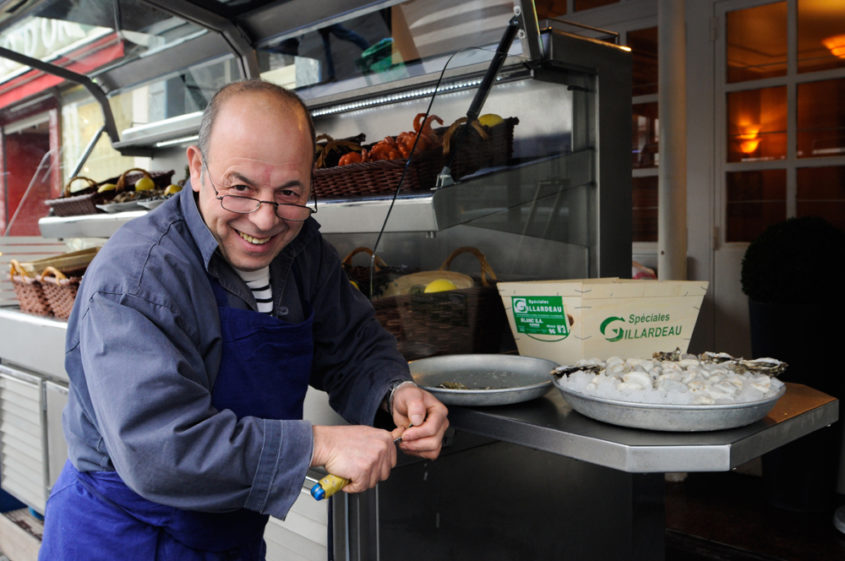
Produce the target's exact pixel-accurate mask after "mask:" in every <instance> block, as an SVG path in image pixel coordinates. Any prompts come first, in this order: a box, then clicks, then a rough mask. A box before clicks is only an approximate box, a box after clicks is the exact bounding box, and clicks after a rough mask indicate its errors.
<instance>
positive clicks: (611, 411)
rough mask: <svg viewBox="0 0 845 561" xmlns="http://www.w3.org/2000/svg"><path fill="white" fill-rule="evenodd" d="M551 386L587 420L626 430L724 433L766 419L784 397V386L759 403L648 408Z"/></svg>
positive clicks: (655, 406)
mask: <svg viewBox="0 0 845 561" xmlns="http://www.w3.org/2000/svg"><path fill="white" fill-rule="evenodd" d="M554 383H555V386H556V387H557V388H558V389H559V390H560V392H561V393H562V394H563V397H564V399H566V401H567V402H568V403H569V404H570V405H571V406H572V408H573V409H574V410H575V411H577V412H578V413H581V414H582V415H584V416H586V417H590V418H592V419H595V420H597V421H603V422H605V423H611V424H614V425H620V426H625V427H632V428H639V429H647V430H658V431H673V432H693V431H711V430H723V429H732V428H737V427H742V426H745V425H750V424H751V423H754V422H757V421H759V420H760V419H762V418H763V417H765V416H766V415H767V414H768V412H769V411H771V409H772V407H774V405H775V403H776V402H777V400H778V399H780V398H781V396H782V395H783V394H784V393H786V387H785V386H783V387H781V388H780V391H778V392H777V393H776V394H775V395H774V396H772V397H768V398H765V399H761V400H759V401H749V402H741V403H731V404H717V405H674V404H649V403H635V402H629V401H617V400H613V399H607V398H602V397H596V396H590V395H585V394H582V393H576V392H573V391H571V390H570V389H567V388H564V387H562V386H561V385H560V384H558V382H557V378H555V379H554Z"/></svg>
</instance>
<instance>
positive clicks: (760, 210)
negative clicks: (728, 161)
mask: <svg viewBox="0 0 845 561" xmlns="http://www.w3.org/2000/svg"><path fill="white" fill-rule="evenodd" d="M726 179H727V205H726V212H727V228H726V232H725V241H727V242H750V241H751V240H753V239H755V238H756V237H757V236H759V235H760V234H762V233H763V230H765V229H766V228H767V227H768V226H770V225H772V224H775V223H776V222H780V221H782V220H785V219H786V170H783V169H775V170H756V171H739V172H728V174H727V177H726Z"/></svg>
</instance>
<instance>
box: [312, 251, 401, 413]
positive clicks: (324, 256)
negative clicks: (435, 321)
mask: <svg viewBox="0 0 845 561" xmlns="http://www.w3.org/2000/svg"><path fill="white" fill-rule="evenodd" d="M318 270H319V271H320V276H319V279H317V280H316V282H315V283H314V286H315V287H316V288H315V294H314V296H313V297H312V298H313V299H312V302H313V303H314V340H315V354H314V369H313V375H312V380H311V383H312V385H313V386H314V387H316V388H318V389H321V390H325V391H326V392H328V394H329V403H330V404H331V406H332V407H333V408H334V409H335V410H336V411H337V412H338V413H340V415H341V416H343V418H345V419H346V420H347V421H349V422H350V423H353V424H366V425H372V424H373V422H374V420H375V415H376V413H377V411H378V408H379V406H380V405H381V402H382V400H383V399H384V397H385V396H386V394H387V393H388V391H389V388H390V386H391V384H392V383H394V382H399V381H404V380H410V379H411V375H410V372H409V370H408V363H407V361H406V360H405V358H404V357H403V356H402V355H401V354H400V353H399V351H398V350H397V348H396V339H394V337H393V336H392V335H391V334H390V333H388V332H387V331H386V330H385V329H384V328H383V327H382V326H381V324H380V323H379V322H378V320H377V319H376V317H375V312H374V310H373V307H372V305H371V304H370V302H369V300H367V298H366V297H365V296H364V295H363V294H362V293H361V292H360V291H359V290H358V289H356V288H355V287H354V286H352V284H351V283H350V282H349V280H348V278H347V276H346V273H345V272H344V271H343V269H342V267H341V264H340V258H339V257H338V255H337V253H336V252H335V250H334V248H332V247H331V246H330V245H329V244H328V243H326V242H322V252H321V256H320V266H319V268H318Z"/></svg>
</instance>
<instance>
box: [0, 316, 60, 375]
mask: <svg viewBox="0 0 845 561" xmlns="http://www.w3.org/2000/svg"><path fill="white" fill-rule="evenodd" d="M66 333H67V323H66V322H65V321H62V320H57V319H56V318H48V317H40V316H36V315H32V314H27V313H24V312H21V311H20V310H19V309H18V308H16V307H7V308H0V361H2V362H4V363H5V362H12V363H15V364H18V365H20V366H24V367H26V368H28V369H30V370H34V371H36V372H41V373H43V374H47V375H49V376H51V377H54V378H58V379H60V380H64V381H67V374H66V373H65V334H66Z"/></svg>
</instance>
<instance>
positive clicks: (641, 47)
mask: <svg viewBox="0 0 845 561" xmlns="http://www.w3.org/2000/svg"><path fill="white" fill-rule="evenodd" d="M628 46H629V47H631V81H632V84H631V94H632V95H633V96H635V97H636V96H638V95H645V94H654V93H657V52H658V50H657V28H656V27H648V28H646V29H637V30H635V31H629V32H628Z"/></svg>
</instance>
